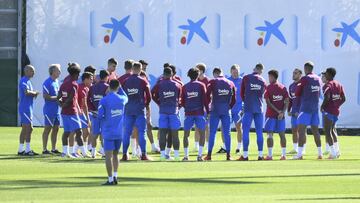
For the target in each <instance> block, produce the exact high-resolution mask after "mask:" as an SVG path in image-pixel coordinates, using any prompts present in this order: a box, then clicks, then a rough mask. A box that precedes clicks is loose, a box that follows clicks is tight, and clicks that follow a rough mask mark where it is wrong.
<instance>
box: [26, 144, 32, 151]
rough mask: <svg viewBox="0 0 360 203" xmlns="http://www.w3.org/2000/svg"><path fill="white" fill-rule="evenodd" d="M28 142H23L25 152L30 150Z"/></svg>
mask: <svg viewBox="0 0 360 203" xmlns="http://www.w3.org/2000/svg"><path fill="white" fill-rule="evenodd" d="M30 150H31V149H30V142H26V143H25V152H30Z"/></svg>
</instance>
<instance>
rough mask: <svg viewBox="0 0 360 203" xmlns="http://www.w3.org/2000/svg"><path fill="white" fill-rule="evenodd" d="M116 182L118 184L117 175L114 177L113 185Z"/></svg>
mask: <svg viewBox="0 0 360 203" xmlns="http://www.w3.org/2000/svg"><path fill="white" fill-rule="evenodd" d="M117 184H118V180H117V177H114V185H117Z"/></svg>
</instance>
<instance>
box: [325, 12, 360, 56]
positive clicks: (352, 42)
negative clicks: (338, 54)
mask: <svg viewBox="0 0 360 203" xmlns="http://www.w3.org/2000/svg"><path fill="white" fill-rule="evenodd" d="M359 21H360V19H352V20H346V21H344V20H339V19H337V18H335V17H332V16H322V18H321V48H322V49H323V50H325V51H328V50H338V49H339V48H353V47H360V35H359V33H360V26H358V24H359Z"/></svg>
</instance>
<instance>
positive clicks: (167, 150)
mask: <svg viewBox="0 0 360 203" xmlns="http://www.w3.org/2000/svg"><path fill="white" fill-rule="evenodd" d="M170 151H171V148H166V149H165V154H166V155H168V156H170Z"/></svg>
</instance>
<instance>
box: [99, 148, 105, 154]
mask: <svg viewBox="0 0 360 203" xmlns="http://www.w3.org/2000/svg"><path fill="white" fill-rule="evenodd" d="M100 153H101V154H102V155H105V151H104V147H101V148H100Z"/></svg>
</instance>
